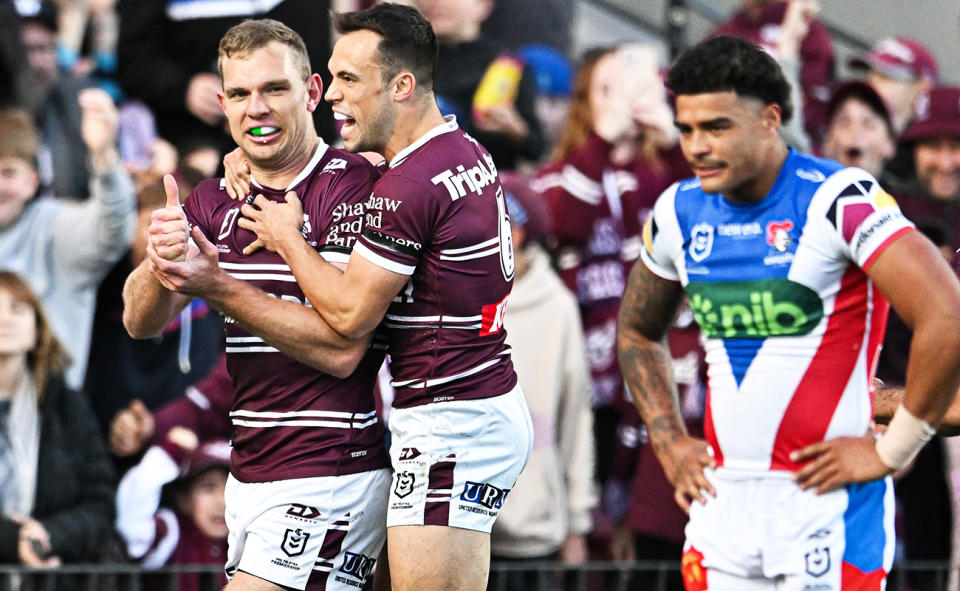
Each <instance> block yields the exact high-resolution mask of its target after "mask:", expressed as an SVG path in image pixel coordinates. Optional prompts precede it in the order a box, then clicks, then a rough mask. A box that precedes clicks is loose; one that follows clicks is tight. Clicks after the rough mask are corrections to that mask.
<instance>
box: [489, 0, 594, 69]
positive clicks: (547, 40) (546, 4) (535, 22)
mask: <svg viewBox="0 0 960 591" xmlns="http://www.w3.org/2000/svg"><path fill="white" fill-rule="evenodd" d="M575 15H576V3H575V1H574V0H523V1H522V2H517V1H516V0H499V1H497V0H493V10H492V12H491V13H490V16H489V18H487V20H486V21H484V23H483V33H484V35H486V36H488V37H490V38H491V39H493V40H494V41H496V42H497V43H498V44H499V45H501V46H503V47H505V48H507V49H512V50H519V49H520V48H521V47H523V46H524V45H528V44H531V43H535V44H538V45H545V46H548V47H551V48H553V49H554V50H556V51H558V52H560V53H561V54H562V55H567V56H568V55H570V52H571V50H572V48H573V21H574V17H575Z"/></svg>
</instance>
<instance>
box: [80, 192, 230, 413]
mask: <svg viewBox="0 0 960 591" xmlns="http://www.w3.org/2000/svg"><path fill="white" fill-rule="evenodd" d="M191 184H192V183H181V190H180V194H181V199H184V198H186V196H187V195H188V194H189V187H190V185H191ZM137 202H138V209H139V213H138V216H137V226H136V230H135V232H134V238H133V245H132V247H131V248H130V250H129V252H128V253H127V254H126V256H124V257H122V258H121V259H120V260H119V261H118V262H117V264H116V265H114V267H113V269H111V270H110V272H109V274H108V275H107V276H106V278H105V279H104V280H103V283H102V285H101V286H100V290H99V292H98V294H97V302H96V304H97V306H96V314H95V316H94V321H93V335H92V340H91V347H90V362H89V366H88V371H87V376H86V382H85V387H84V389H85V390H86V392H87V394H88V395H89V396H90V399H91V401H92V403H93V408H94V411H95V412H96V414H97V418H98V420H99V421H100V424H101V425H102V426H104V427H106V426H107V425H109V424H110V422H111V421H112V420H113V418H114V415H115V414H116V413H117V412H119V411H120V410H121V409H123V408H125V407H127V406H128V405H129V404H130V403H131V401H132V400H134V399H138V400H140V401H141V402H142V403H143V404H144V405H145V407H146V408H147V409H150V410H156V409H157V408H159V407H160V406H162V405H163V404H165V403H167V402H169V401H170V400H172V399H174V397H177V396H180V395H181V394H182V393H183V391H184V390H185V389H186V388H187V386H190V385H191V384H195V383H196V382H197V381H198V380H200V379H201V378H203V377H204V376H206V375H207V374H208V373H209V372H210V370H211V368H212V367H213V364H214V363H215V361H216V359H217V355H218V352H220V351H222V349H223V332H222V323H221V320H220V316H219V314H217V313H216V312H214V311H213V310H211V309H210V308H209V307H208V306H207V304H206V302H204V301H203V300H200V299H197V300H194V301H193V302H191V303H190V305H188V306H187V307H185V308H184V309H183V310H182V311H181V313H180V314H179V315H178V316H177V318H176V319H175V320H174V321H173V322H172V323H171V324H170V325H169V326H168V327H167V328H166V330H165V331H164V332H163V334H161V335H159V336H157V337H154V338H152V339H146V340H135V339H133V338H131V337H130V335H129V334H128V333H127V331H126V329H125V328H124V327H123V297H122V292H123V283H124V281H125V280H126V278H127V275H129V274H130V272H131V271H132V270H133V269H135V268H136V267H137V265H139V264H140V262H141V261H142V260H143V259H144V257H145V256H146V250H147V234H148V229H149V227H150V214H151V213H152V212H153V210H155V209H160V208H162V207H163V206H164V205H165V203H166V195H165V194H164V190H163V185H162V184H161V183H160V182H159V181H155V182H154V183H153V184H150V185H147V186H146V187H144V188H143V189H142V190H141V191H140V193H139V194H138V195H137Z"/></svg>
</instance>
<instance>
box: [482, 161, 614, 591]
mask: <svg viewBox="0 0 960 591" xmlns="http://www.w3.org/2000/svg"><path fill="white" fill-rule="evenodd" d="M500 182H501V185H502V186H503V191H504V196H505V198H506V202H507V209H508V211H509V212H510V225H511V232H512V236H513V244H514V249H515V251H514V252H515V253H516V280H515V282H514V285H513V292H512V293H511V295H510V314H509V315H507V318H506V319H505V321H504V325H505V326H506V328H507V330H508V331H509V334H510V346H511V347H512V348H513V353H512V356H513V363H514V366H515V367H516V370H517V376H518V378H519V380H520V386H521V387H522V388H523V394H524V397H525V398H526V401H527V406H528V407H529V409H530V416H531V417H532V419H533V424H534V431H535V433H536V434H537V436H536V437H535V438H534V444H533V451H532V452H531V454H530V459H529V460H528V462H527V467H526V469H524V471H523V473H522V474H521V475H520V478H519V479H518V480H517V486H516V487H515V488H514V489H513V490H512V491H511V492H510V502H509V503H507V504H505V505H504V507H503V509H502V510H501V512H500V517H499V519H497V522H496V523H495V524H494V526H493V531H492V532H491V535H490V550H491V554H492V556H493V560H494V561H498V560H500V561H510V562H515V561H518V560H560V561H562V562H563V563H564V564H577V563H582V562H584V561H586V560H587V558H588V555H587V540H586V534H587V533H589V532H590V530H591V529H592V527H593V520H592V517H591V510H592V509H593V508H594V507H595V506H596V505H597V491H596V486H595V484H594V480H593V466H594V462H595V457H594V442H593V413H592V412H591V408H590V371H589V368H588V366H587V353H586V346H585V343H584V338H583V328H582V327H581V324H580V313H579V310H578V308H577V301H576V298H575V297H574V296H573V295H572V294H571V293H570V292H569V291H568V290H566V289H565V288H564V286H563V282H562V281H561V280H560V277H559V276H557V274H556V272H555V271H554V270H553V268H552V267H551V266H550V258H549V254H548V252H547V250H546V249H545V248H544V246H543V244H544V241H545V239H546V237H547V233H548V232H549V229H550V216H549V211H548V210H547V208H546V205H545V204H544V203H543V200H542V198H541V197H540V195H539V194H537V193H535V192H534V191H533V190H532V189H531V188H530V184H529V180H528V179H526V178H525V177H522V176H520V175H517V174H510V173H500ZM506 579H507V584H506V587H505V588H506V589H508V590H510V591H515V590H516V591H520V590H523V589H530V588H534V587H535V586H536V582H535V581H531V580H529V578H528V579H527V580H526V581H525V580H524V575H523V574H521V573H509V574H508V575H507V576H506ZM497 583H498V580H497V578H496V577H494V578H493V580H491V587H492V588H495V589H496V588H501V587H498V586H497Z"/></svg>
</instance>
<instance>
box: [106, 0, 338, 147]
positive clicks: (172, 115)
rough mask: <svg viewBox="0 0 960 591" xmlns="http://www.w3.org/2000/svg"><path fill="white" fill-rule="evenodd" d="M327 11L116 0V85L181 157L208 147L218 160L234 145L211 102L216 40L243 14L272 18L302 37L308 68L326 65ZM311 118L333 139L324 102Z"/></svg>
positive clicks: (200, 0) (316, 2) (302, 4)
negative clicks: (145, 109)
mask: <svg viewBox="0 0 960 591" xmlns="http://www.w3.org/2000/svg"><path fill="white" fill-rule="evenodd" d="M329 9H330V2H329V0H266V1H264V2H208V1H206V0H182V1H177V2H167V1H165V0H119V2H118V4H117V10H118V12H119V15H120V34H119V35H120V39H119V43H118V58H119V63H118V66H119V68H118V76H119V80H120V84H121V86H122V87H123V90H124V91H125V92H126V93H127V94H129V95H130V96H131V97H133V98H137V99H140V100H142V101H143V102H144V103H146V104H147V105H148V106H149V107H150V109H152V110H153V112H154V114H155V115H156V119H157V130H158V132H159V134H160V137H163V138H164V139H167V140H169V141H170V142H172V143H173V145H174V146H175V147H176V148H177V150H178V151H179V152H180V154H181V156H182V157H186V156H187V155H188V154H189V153H190V152H193V151H194V150H195V149H198V148H211V147H212V148H215V149H216V151H217V153H218V156H217V158H216V161H218V162H219V160H220V156H221V155H222V154H224V153H226V152H228V151H229V150H232V149H233V148H234V143H233V140H232V139H231V138H230V136H229V134H228V133H227V132H226V131H225V128H224V122H225V119H224V116H223V112H222V111H221V110H220V105H219V102H218V100H217V92H218V91H219V90H220V78H219V76H218V74H217V63H216V59H215V58H214V57H213V56H216V55H217V47H218V44H219V42H220V38H221V37H222V36H223V34H224V33H225V32H226V31H227V29H229V28H230V27H232V26H233V25H235V24H238V23H239V22H241V21H242V20H244V19H246V18H272V19H276V20H279V21H280V22H283V23H287V24H288V25H289V26H290V27H291V28H293V29H294V30H295V31H296V32H297V33H299V34H300V36H301V37H303V40H304V42H305V43H306V46H307V52H308V54H309V55H310V58H311V62H312V63H313V64H314V65H315V66H316V64H325V63H326V61H327V58H329V56H330V20H329ZM314 69H315V70H316V69H317V68H316V67H315V68H314ZM314 121H315V123H316V126H317V132H318V133H319V134H320V135H321V136H322V137H323V138H324V139H326V140H327V141H328V142H331V141H333V140H335V139H336V132H335V129H334V126H333V115H332V113H331V111H330V107H329V105H328V104H327V103H326V102H321V103H320V105H319V106H318V108H317V110H316V111H315V112H314Z"/></svg>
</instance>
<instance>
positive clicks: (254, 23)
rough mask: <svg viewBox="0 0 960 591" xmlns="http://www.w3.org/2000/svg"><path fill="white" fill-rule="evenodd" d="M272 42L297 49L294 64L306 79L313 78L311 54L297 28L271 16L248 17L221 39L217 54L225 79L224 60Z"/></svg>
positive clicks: (218, 64) (221, 72) (221, 77)
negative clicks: (252, 18) (294, 28)
mask: <svg viewBox="0 0 960 591" xmlns="http://www.w3.org/2000/svg"><path fill="white" fill-rule="evenodd" d="M271 41H277V42H278V43H282V44H284V45H286V46H287V47H289V48H290V50H291V51H292V52H293V60H294V65H295V66H296V67H297V69H298V70H299V71H300V75H301V77H302V78H303V80H307V79H308V78H310V74H311V73H313V70H312V69H311V68H310V56H309V55H307V46H306V45H305V44H304V42H303V39H302V38H301V37H300V35H298V34H297V32H296V31H294V30H293V29H291V28H290V27H288V26H287V25H285V24H283V23H281V22H280V21H276V20H273V19H269V18H262V19H256V20H245V21H243V22H242V23H240V24H239V25H235V26H233V27H231V28H230V30H229V31H227V32H226V33H225V34H224V36H223V38H222V39H220V51H219V53H218V55H217V69H218V70H219V71H220V79H221V80H222V79H223V60H225V59H227V58H231V57H234V56H237V57H243V56H246V55H249V54H250V53H252V52H254V51H256V50H258V49H261V48H263V47H266V46H267V45H268V44H269V43H270V42H271Z"/></svg>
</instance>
